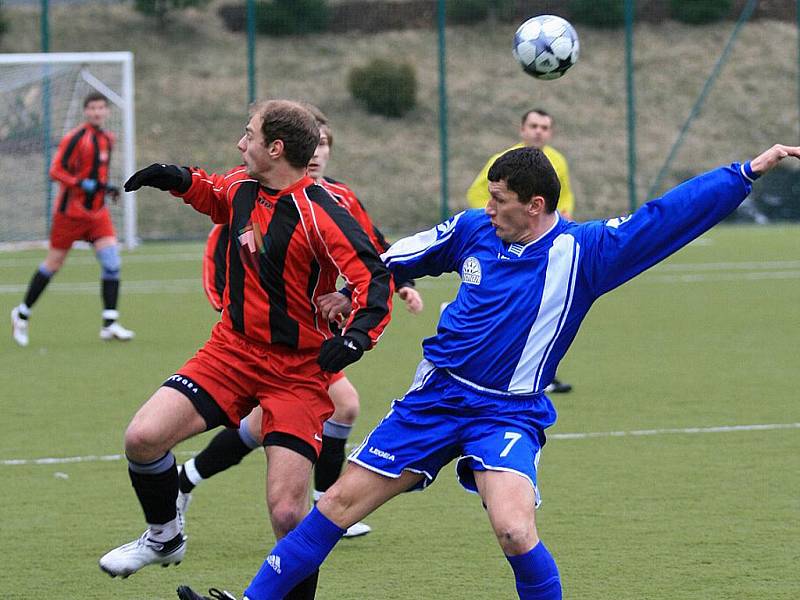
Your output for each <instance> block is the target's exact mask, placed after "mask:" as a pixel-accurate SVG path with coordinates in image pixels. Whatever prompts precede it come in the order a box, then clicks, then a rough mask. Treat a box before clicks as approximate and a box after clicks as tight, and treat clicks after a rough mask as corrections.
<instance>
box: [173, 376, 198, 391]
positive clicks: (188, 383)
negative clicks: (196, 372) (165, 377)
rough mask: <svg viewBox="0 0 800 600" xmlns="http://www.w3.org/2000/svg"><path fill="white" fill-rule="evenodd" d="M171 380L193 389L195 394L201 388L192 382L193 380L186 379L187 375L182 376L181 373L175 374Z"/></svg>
mask: <svg viewBox="0 0 800 600" xmlns="http://www.w3.org/2000/svg"><path fill="white" fill-rule="evenodd" d="M169 381H174V382H175V383H180V384H181V385H182V386H183V387H185V388H188V389H189V390H191V391H192V392H193V393H195V394H196V393H197V392H198V390H199V388H198V387H197V386H196V385H195V384H194V383H192V382H191V381H189V380H188V379H186V377H181V376H180V375H173V376H172V377H170V378H169Z"/></svg>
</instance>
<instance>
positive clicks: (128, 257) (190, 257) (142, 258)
mask: <svg viewBox="0 0 800 600" xmlns="http://www.w3.org/2000/svg"><path fill="white" fill-rule="evenodd" d="M78 252H80V251H78ZM121 255H122V265H123V266H125V265H126V264H133V263H171V262H196V263H197V264H200V263H201V262H203V248H202V247H201V246H198V247H197V252H180V253H175V254H127V253H125V252H122V253H121ZM40 262H42V257H41V255H38V254H37V255H36V256H30V257H29V258H28V257H26V258H3V259H0V269H10V268H16V267H35V266H36V265H38V264H39V263H40ZM66 264H67V265H96V264H97V259H96V258H95V257H94V254H79V255H76V256H73V255H70V256H69V258H67V262H66Z"/></svg>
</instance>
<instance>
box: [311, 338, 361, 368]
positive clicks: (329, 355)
mask: <svg viewBox="0 0 800 600" xmlns="http://www.w3.org/2000/svg"><path fill="white" fill-rule="evenodd" d="M363 354H364V348H362V347H361V344H360V343H359V342H358V341H356V340H355V339H354V338H352V337H349V336H347V335H337V336H336V337H332V338H330V339H327V340H325V341H324V342H322V347H321V348H320V349H319V358H318V359H317V364H318V365H319V366H320V367H322V370H323V371H330V372H331V373H338V372H339V371H341V370H342V369H344V368H345V367H346V366H347V365H351V364H353V363H354V362H356V361H357V360H358V359H359V358H361V357H362V356H363Z"/></svg>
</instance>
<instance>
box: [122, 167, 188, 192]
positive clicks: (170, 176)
mask: <svg viewBox="0 0 800 600" xmlns="http://www.w3.org/2000/svg"><path fill="white" fill-rule="evenodd" d="M144 185H146V186H149V187H154V188H158V189H160V190H164V191H165V192H173V191H174V192H180V193H183V192H185V191H186V190H188V189H189V186H191V185H192V175H191V173H189V169H187V168H186V167H179V166H178V165H163V164H159V163H153V164H152V165H150V166H149V167H145V168H144V169H141V170H140V171H136V173H134V174H133V175H131V177H130V179H128V181H126V182H125V191H126V192H133V191H135V190H138V189H139V188H140V187H142V186H144Z"/></svg>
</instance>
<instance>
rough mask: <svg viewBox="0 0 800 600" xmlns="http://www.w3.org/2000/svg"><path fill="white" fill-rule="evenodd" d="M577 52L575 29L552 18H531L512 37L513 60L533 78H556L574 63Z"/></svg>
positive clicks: (546, 16) (564, 22)
mask: <svg viewBox="0 0 800 600" xmlns="http://www.w3.org/2000/svg"><path fill="white" fill-rule="evenodd" d="M579 52H580V42H578V34H577V33H575V29H574V28H573V27H572V25H570V24H569V22H568V21H565V20H564V19H562V18H561V17H556V16H554V15H539V16H538V17H531V18H530V19H528V20H527V21H525V22H524V23H523V24H522V25H520V26H519V29H517V32H516V33H515V34H514V58H516V59H517V61H518V62H519V64H520V65H522V69H523V70H524V71H525V72H526V73H527V74H528V75H533V76H534V77H536V78H537V79H558V78H559V77H561V76H562V75H563V74H564V73H566V72H567V69H569V68H570V67H571V66H572V65H574V64H575V63H576V62H578V53H579Z"/></svg>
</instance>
